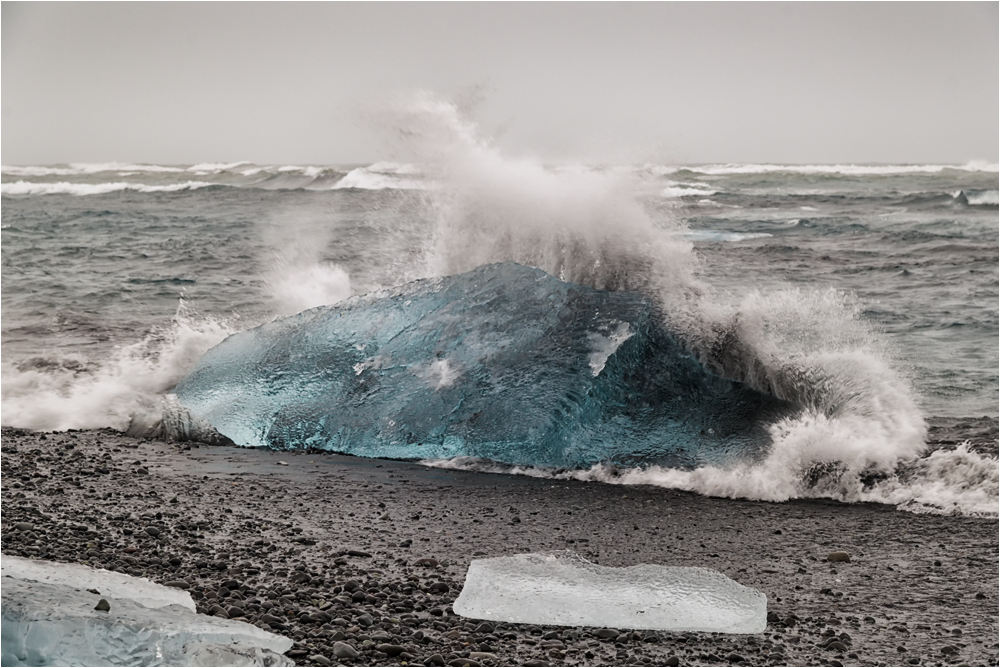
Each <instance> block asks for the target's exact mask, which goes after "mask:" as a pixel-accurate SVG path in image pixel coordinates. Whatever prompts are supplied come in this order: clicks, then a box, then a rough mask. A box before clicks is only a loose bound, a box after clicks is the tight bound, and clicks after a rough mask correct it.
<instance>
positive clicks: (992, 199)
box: [962, 190, 1000, 206]
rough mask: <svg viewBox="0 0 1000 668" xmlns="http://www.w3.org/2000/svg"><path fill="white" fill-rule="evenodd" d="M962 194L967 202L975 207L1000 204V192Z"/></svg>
mask: <svg viewBox="0 0 1000 668" xmlns="http://www.w3.org/2000/svg"><path fill="white" fill-rule="evenodd" d="M962 194H963V195H965V201H966V202H968V203H969V204H971V205H973V206H989V205H993V206H996V205H997V204H1000V191H997V190H979V191H975V190H973V191H963V192H962Z"/></svg>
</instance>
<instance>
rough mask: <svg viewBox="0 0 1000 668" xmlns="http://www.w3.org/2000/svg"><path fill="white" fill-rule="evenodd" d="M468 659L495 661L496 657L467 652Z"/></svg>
mask: <svg viewBox="0 0 1000 668" xmlns="http://www.w3.org/2000/svg"><path fill="white" fill-rule="evenodd" d="M469 658H470V659H472V660H474V661H496V660H497V655H496V654H493V653H492V652H469Z"/></svg>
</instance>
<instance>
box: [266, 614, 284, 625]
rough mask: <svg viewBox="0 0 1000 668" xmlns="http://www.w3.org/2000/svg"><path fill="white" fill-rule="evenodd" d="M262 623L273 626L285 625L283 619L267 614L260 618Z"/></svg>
mask: <svg viewBox="0 0 1000 668" xmlns="http://www.w3.org/2000/svg"><path fill="white" fill-rule="evenodd" d="M260 621H262V622H264V623H265V624H270V625H271V626H274V625H275V624H284V622H285V620H284V619H281V618H280V617H275V616H274V615H269V614H267V613H264V614H263V615H261V616H260Z"/></svg>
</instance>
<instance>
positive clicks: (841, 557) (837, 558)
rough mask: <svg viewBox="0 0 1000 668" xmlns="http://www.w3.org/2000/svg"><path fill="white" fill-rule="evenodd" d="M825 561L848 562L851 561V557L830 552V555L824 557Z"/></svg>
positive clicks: (844, 553)
mask: <svg viewBox="0 0 1000 668" xmlns="http://www.w3.org/2000/svg"><path fill="white" fill-rule="evenodd" d="M826 560H827V561H845V562H849V561H850V560H851V555H849V554H847V553H846V552H831V553H830V554H828V555H826Z"/></svg>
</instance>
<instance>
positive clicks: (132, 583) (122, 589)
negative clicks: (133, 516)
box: [0, 554, 195, 612]
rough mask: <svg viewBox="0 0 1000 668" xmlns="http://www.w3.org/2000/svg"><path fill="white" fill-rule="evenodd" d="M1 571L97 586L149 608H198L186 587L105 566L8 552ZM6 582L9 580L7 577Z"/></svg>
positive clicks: (0, 564)
mask: <svg viewBox="0 0 1000 668" xmlns="http://www.w3.org/2000/svg"><path fill="white" fill-rule="evenodd" d="M0 574H2V575H3V576H5V577H10V578H14V579H17V580H34V581H35V582H44V583H46V584H53V585H64V586H69V587H73V588H74V589H85V590H86V589H96V590H97V591H99V592H101V596H104V597H106V598H108V599H111V598H127V599H130V600H132V601H135V602H136V603H138V604H139V605H144V606H146V607H147V608H162V607H164V606H166V605H179V606H181V607H184V608H187V609H188V610H190V611H191V612H194V611H195V605H194V600H193V599H192V598H191V594H189V593H187V592H186V591H184V590H182V589H174V588H173V587H164V586H163V585H161V584H156V583H155V582H150V581H149V580H147V579H146V578H134V577H132V576H130V575H125V574H124V573H116V572H115V571H106V570H104V569H103V568H90V567H89V566H83V565H81V564H62V563H58V562H54V561H40V560H37V559H24V558H22V557H14V556H8V555H6V554H5V555H4V556H3V561H2V562H0ZM3 582H4V583H6V582H7V580H4V581H3Z"/></svg>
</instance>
